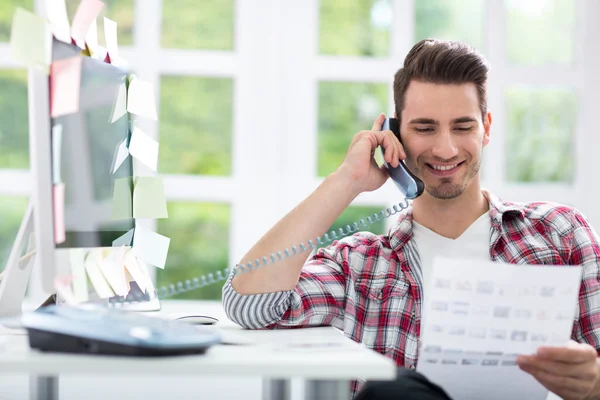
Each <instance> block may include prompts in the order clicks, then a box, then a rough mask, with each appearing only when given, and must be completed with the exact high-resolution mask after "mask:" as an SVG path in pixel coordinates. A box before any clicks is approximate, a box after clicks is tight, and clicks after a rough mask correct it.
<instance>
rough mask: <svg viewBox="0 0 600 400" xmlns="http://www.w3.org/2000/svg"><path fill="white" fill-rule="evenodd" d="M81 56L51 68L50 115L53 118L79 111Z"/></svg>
mask: <svg viewBox="0 0 600 400" xmlns="http://www.w3.org/2000/svg"><path fill="white" fill-rule="evenodd" d="M82 60H83V59H82V58H81V56H74V57H70V58H65V59H62V60H58V61H55V62H53V63H52V65H51V66H50V115H51V116H52V118H56V117H60V116H61V115H67V114H73V113H76V112H77V111H79V88H80V85H81V63H82Z"/></svg>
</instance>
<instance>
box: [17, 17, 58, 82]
mask: <svg viewBox="0 0 600 400" xmlns="http://www.w3.org/2000/svg"><path fill="white" fill-rule="evenodd" d="M10 56H11V58H12V59H13V61H15V62H16V63H19V64H23V65H25V66H27V67H33V68H38V69H40V70H42V71H44V72H45V73H48V72H49V67H50V63H51V62H52V31H51V30H50V24H49V23H48V22H46V20H45V19H44V18H42V17H40V16H39V15H36V14H33V13H30V12H29V11H25V10H23V9H22V8H17V9H16V10H15V13H14V14H13V21H12V27H11V33H10Z"/></svg>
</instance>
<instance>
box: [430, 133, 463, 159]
mask: <svg viewBox="0 0 600 400" xmlns="http://www.w3.org/2000/svg"><path fill="white" fill-rule="evenodd" d="M431 152H432V154H433V155H434V156H436V157H439V158H442V159H444V160H449V159H451V158H452V157H455V156H457V155H458V147H457V146H456V143H454V137H453V135H452V133H451V132H449V131H447V130H443V131H440V132H438V134H437V135H435V143H434V145H433V149H432V150H431Z"/></svg>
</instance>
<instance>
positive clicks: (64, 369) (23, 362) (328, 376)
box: [0, 301, 396, 400]
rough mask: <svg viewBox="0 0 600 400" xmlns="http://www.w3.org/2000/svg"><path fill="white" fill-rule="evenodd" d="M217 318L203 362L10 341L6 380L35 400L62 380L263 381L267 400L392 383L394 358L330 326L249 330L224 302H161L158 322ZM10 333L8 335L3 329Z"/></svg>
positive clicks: (338, 395)
mask: <svg viewBox="0 0 600 400" xmlns="http://www.w3.org/2000/svg"><path fill="white" fill-rule="evenodd" d="M187 311H190V312H193V313H198V314H207V315H211V316H215V317H217V318H219V320H220V322H219V323H218V324H217V325H215V329H219V331H220V332H221V333H222V334H223V339H224V341H225V343H228V344H226V345H218V346H214V347H212V348H211V349H209V350H208V352H207V353H206V354H204V355H191V356H176V357H157V358H133V357H115V356H98V355H95V356H86V355H73V354H60V353H42V352H38V351H34V350H31V349H30V348H29V345H28V343H27V336H26V335H24V334H22V333H19V332H13V333H12V334H9V339H8V342H7V343H6V345H5V349H4V351H1V352H0V373H2V374H5V375H6V374H23V373H26V374H29V375H30V376H31V388H30V393H31V395H30V397H31V398H35V399H58V376H59V375H61V374H63V375H64V374H94V375H96V376H100V375H102V374H106V375H108V374H110V375H114V374H119V375H121V374H122V375H145V376H151V375H160V376H163V377H164V376H168V375H173V376H177V377H181V376H185V375H188V376H194V375H196V376H202V377H204V378H206V377H209V376H215V377H217V376H221V377H222V376H238V377H260V378H262V379H263V380H264V386H263V398H265V399H284V400H286V399H290V397H291V393H290V389H291V383H290V380H291V379H292V378H295V377H298V378H303V379H305V380H306V388H305V397H306V398H307V399H315V400H319V399H340V400H341V399H344V400H347V399H349V398H350V381H351V380H353V379H375V380H387V379H393V378H394V377H395V375H396V367H395V365H394V363H393V361H392V360H391V359H388V358H386V357H384V356H382V355H380V354H377V353H375V352H373V351H371V350H368V349H366V348H365V347H363V346H361V345H360V344H358V343H355V342H353V341H352V340H350V339H348V338H346V337H345V336H344V335H343V334H342V333H341V332H339V331H338V330H337V329H334V328H331V327H320V328H308V329H292V330H289V329H285V330H272V331H271V330H270V331H250V330H243V329H241V328H240V327H238V326H237V325H235V324H233V323H232V322H230V321H229V320H227V318H226V317H225V314H224V312H223V310H222V308H221V304H220V303H218V302H185V301H170V302H169V301H167V302H163V309H162V310H161V311H160V312H158V313H153V314H154V315H156V316H161V315H163V316H164V315H168V314H171V313H179V312H187ZM0 332H2V333H3V334H7V333H6V330H1V331H0Z"/></svg>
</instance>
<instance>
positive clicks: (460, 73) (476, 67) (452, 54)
mask: <svg viewBox="0 0 600 400" xmlns="http://www.w3.org/2000/svg"><path fill="white" fill-rule="evenodd" d="M488 71H489V65H488V62H487V60H486V59H485V57H484V56H483V55H482V54H480V53H478V52H477V51H475V49H473V47H471V46H469V45H468V44H466V43H462V42H456V41H447V40H437V39H424V40H421V41H420V42H419V43H417V44H415V45H414V46H413V48H412V49H411V50H410V52H409V53H408V55H407V56H406V58H405V60H404V66H403V67H402V68H400V69H399V70H398V71H397V72H396V75H395V76H394V102H395V105H396V106H395V110H396V115H397V116H398V119H399V120H400V119H401V118H402V110H403V109H404V100H405V98H406V90H407V89H408V85H409V84H410V82H411V81H413V80H415V81H419V82H426V83H435V84H447V85H450V84H456V85H460V84H463V83H473V84H475V86H476V87H477V93H478V95H479V107H480V109H481V118H482V120H484V119H485V115H486V114H487V77H488Z"/></svg>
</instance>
